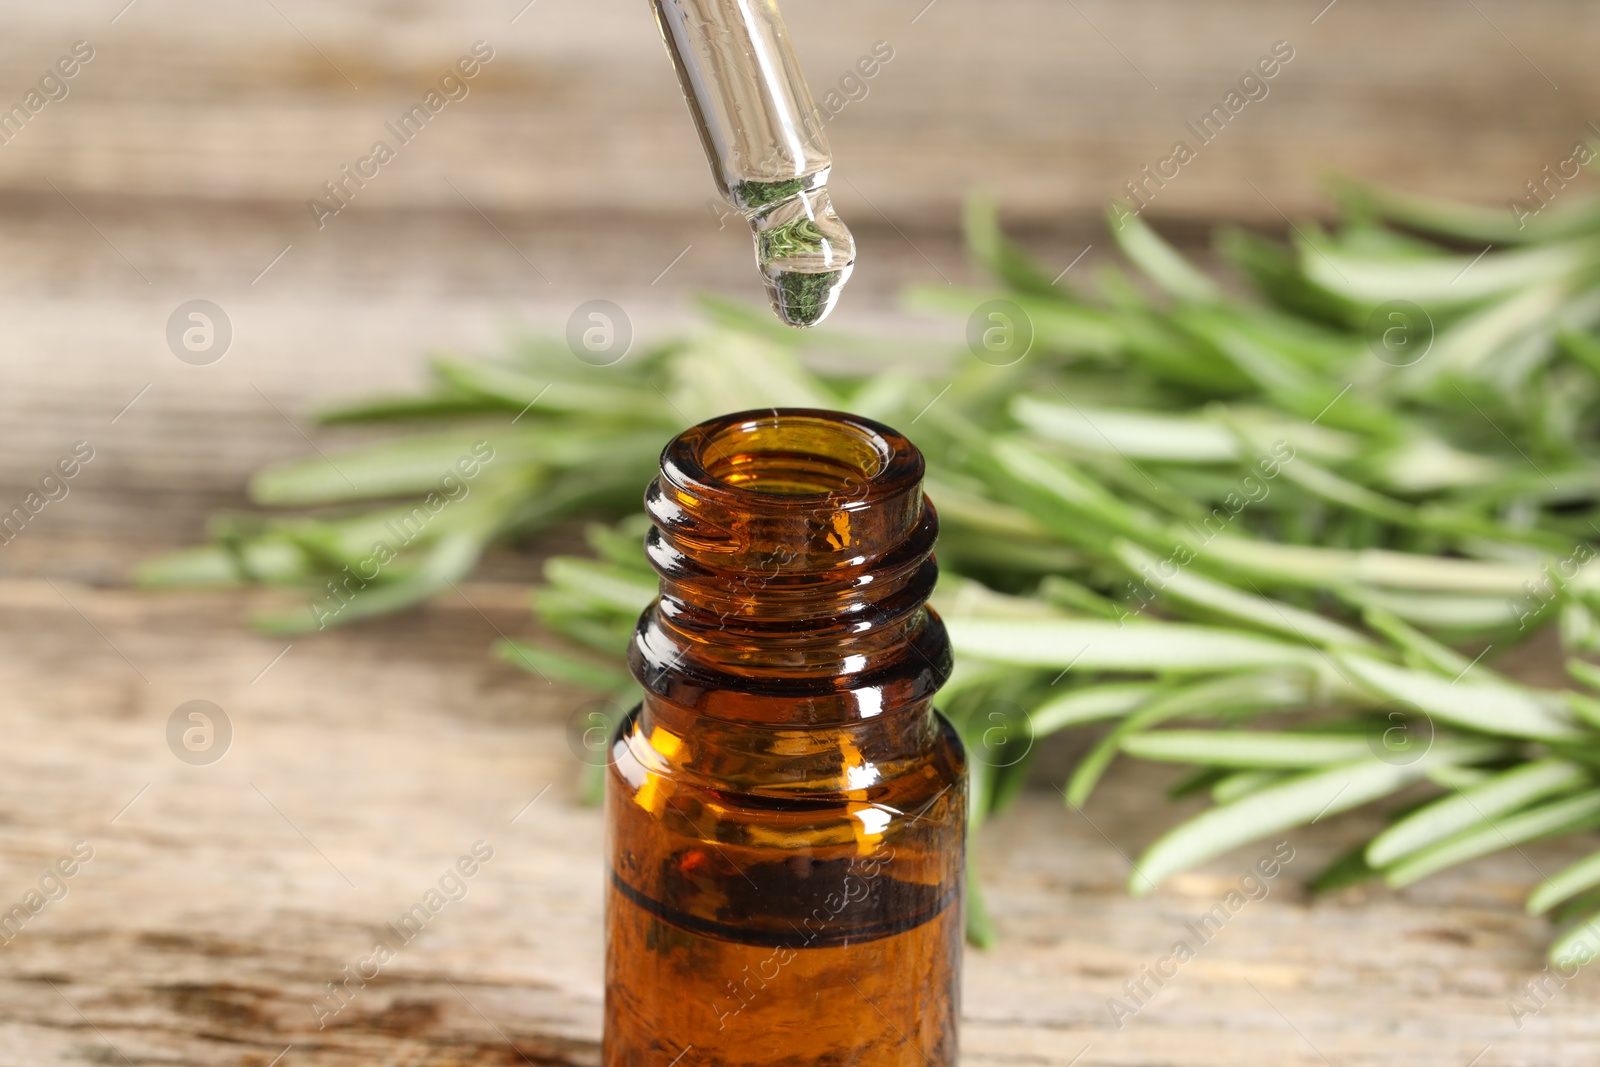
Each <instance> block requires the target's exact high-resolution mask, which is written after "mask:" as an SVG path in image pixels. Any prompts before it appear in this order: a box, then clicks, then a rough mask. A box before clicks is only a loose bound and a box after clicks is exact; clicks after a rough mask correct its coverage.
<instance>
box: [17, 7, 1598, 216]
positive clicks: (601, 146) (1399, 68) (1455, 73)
mask: <svg viewBox="0 0 1600 1067" xmlns="http://www.w3.org/2000/svg"><path fill="white" fill-rule="evenodd" d="M123 3H125V0H71V2H65V3H61V4H52V5H49V6H44V5H36V6H32V7H30V8H27V9H23V10H19V11H17V12H14V13H10V14H8V23H9V27H8V32H7V34H6V35H5V37H4V39H3V40H0V69H4V70H5V71H7V74H6V76H5V78H4V79H3V80H0V91H3V93H4V96H0V99H14V98H20V97H21V94H22V93H23V92H24V91H25V90H26V89H27V87H28V86H29V84H30V83H31V82H32V81H33V80H34V79H35V78H36V77H37V74H35V73H34V72H35V71H37V72H43V71H44V70H45V69H46V67H47V65H48V64H49V63H50V62H52V61H53V60H54V59H55V58H56V57H57V56H58V55H60V54H61V53H63V52H65V51H66V49H67V48H68V47H69V46H70V44H71V43H72V42H73V41H74V40H78V39H83V40H87V41H89V42H91V44H92V45H93V46H94V47H95V49H96V58H95V59H94V60H93V61H92V62H91V63H90V64H89V65H88V66H86V67H85V68H84V70H83V72H82V73H81V74H80V75H79V76H78V77H77V78H76V79H75V81H74V82H73V83H72V91H71V94H70V95H69V96H68V97H67V98H66V99H65V100H62V101H60V102H59V103H52V104H49V105H48V106H46V107H45V108H44V110H43V111H41V112H40V113H39V114H38V115H37V116H35V117H34V119H33V121H31V122H30V123H29V125H28V127H27V128H26V129H25V130H24V131H23V133H22V134H21V135H20V136H18V137H17V138H16V140H15V141H14V142H13V143H12V144H10V145H7V146H6V147H4V148H0V192H5V191H21V192H44V193H49V192H50V189H49V187H48V186H47V184H46V182H47V181H50V182H54V183H56V185H57V186H59V187H60V189H61V190H62V191H64V192H66V193H68V194H69V195H70V194H75V193H91V192H92V193H99V194H107V195H117V196H128V197H134V198H151V197H173V196H179V197H186V198H188V197H194V198H203V199H223V200H256V201H279V202H284V203H289V204H293V205H297V206H301V205H303V204H304V202H305V200H306V199H307V198H309V197H311V196H314V195H318V190H319V189H320V188H321V186H322V184H323V182H325V181H328V180H330V179H332V178H334V177H335V176H336V175H337V173H338V171H339V168H340V167H341V165H343V164H345V163H352V162H353V161H354V160H355V159H356V158H357V157H358V156H360V155H364V154H366V153H367V152H368V150H369V149H370V146H371V145H372V143H373V142H374V141H375V140H376V139H379V138H382V137H386V136H388V135H387V134H386V133H385V130H384V123H385V122H386V121H389V120H391V119H393V118H395V117H397V116H398V114H399V113H400V112H401V111H403V110H404V109H405V108H406V107H408V106H409V105H410V104H412V103H414V102H416V101H417V100H418V99H419V98H420V97H421V95H422V93H423V92H424V91H425V90H426V89H427V88H428V87H429V86H430V85H431V84H433V83H434V82H436V81H437V79H438V78H439V76H440V75H441V74H442V73H443V72H444V71H445V70H446V69H447V68H448V65H449V64H450V63H451V62H453V61H454V60H455V59H456V58H457V57H458V56H459V55H461V54H462V53H464V52H465V51H466V50H467V48H468V47H469V46H470V45H471V44H472V43H473V42H474V41H477V40H483V41H486V42H488V43H489V44H490V45H491V46H492V47H493V48H494V49H495V53H496V57H495V59H494V60H493V61H492V62H491V63H490V64H489V65H488V66H487V67H486V68H485V69H484V71H483V73H482V74H481V75H480V76H479V77H478V78H477V79H475V80H474V82H473V83H472V85H471V90H472V91H471V93H470V95H469V96H468V97H467V98H466V99H464V100H461V101H460V102H458V103H452V104H450V105H448V106H447V107H446V108H445V109H444V110H443V111H442V112H441V113H440V114H439V115H438V116H436V119H435V120H434V121H433V122H432V123H431V124H430V125H429V127H428V129H427V130H426V131H425V133H424V134H423V135H422V136H421V137H419V138H418V139H417V140H416V141H414V142H413V143H411V144H409V145H406V146H404V147H401V148H399V153H400V155H399V158H398V159H397V160H396V161H395V162H394V163H393V164H390V165H388V166H386V167H385V168H383V171H382V173H381V175H380V176H379V177H378V178H376V179H375V180H373V181H372V182H371V183H370V184H369V185H368V186H367V187H366V188H363V189H362V190H360V191H359V193H358V194H357V195H356V198H355V201H354V206H353V208H352V211H356V212H359V211H363V210H367V209H369V208H382V207H390V208H393V207H403V208H408V209H417V208H420V207H423V206H435V207H439V206H444V207H449V208H451V209H456V208H460V207H462V197H463V195H464V196H466V197H469V198H471V200H472V201H473V202H474V203H476V204H477V205H479V206H481V207H485V208H488V209H492V210H506V211H512V210H515V211H531V212H543V213H547V214H550V215H559V214H570V213H580V214H583V215H586V216H588V217H590V218H593V219H595V220H596V221H597V222H598V220H600V219H602V218H604V216H605V215H606V214H607V213H609V212H611V211H613V210H616V209H618V208H622V209H626V210H631V211H638V212H644V213H651V214H665V215H674V216H680V217H682V216H687V215H695V214H699V213H702V212H703V204H704V202H705V200H706V198H707V196H708V195H709V193H710V189H709V181H708V178H707V174H706V168H705V163H704V161H703V160H702V159H701V158H700V156H699V148H698V145H697V143H696V142H695V139H694V138H693V137H692V136H691V135H690V130H689V123H688V118H687V114H686V112H685V110H684V107H683V104H682V101H681V99H680V98H679V96H678V93H677V89H676V86H675V83H674V80H673V77H672V74H671V71H670V69H669V67H668V64H667V62H666V59H665V56H664V54H663V51H662V48H661V44H660V41H659V38H658V36H657V34H656V30H655V27H654V24H653V20H652V19H651V18H650V15H649V11H648V8H647V5H646V4H645V3H644V0H588V2H586V3H582V4H560V3H549V2H547V0H541V2H539V3H536V4H532V5H529V6H528V7H527V8H526V10H521V13H520V17H516V18H515V21H513V17H515V16H518V13H519V10H520V9H522V8H523V7H524V5H523V3H518V2H513V0H471V2H468V3H460V4H450V5H445V4H438V3H423V2H418V0H359V2H352V3H344V4H339V5H337V6H334V5H318V4H312V3H309V2H306V0H280V2H278V3H275V4H271V5H269V4H241V5H212V6H206V7H203V8H197V7H196V6H195V5H193V4H189V3H183V2H181V0H138V3H137V4H135V5H134V6H132V7H131V8H129V9H128V10H126V11H125V12H123V13H122V14H121V16H120V17H119V18H117V20H116V22H115V23H112V22H111V21H110V19H111V17H112V15H115V14H116V13H117V11H118V10H119V9H120V8H121V7H122V6H123ZM1319 15H1320V17H1319ZM788 18H789V22H790V26H791V30H792V32H793V35H794V37H795V39H796V42H797V46H798V49H799V51H800V54H801V56H802V59H803V61H804V62H805V64H806V68H807V71H808V77H809V79H810V81H811V82H812V83H813V89H814V90H815V91H816V92H817V94H818V95H819V96H825V94H826V93H827V91H829V89H830V88H834V87H837V84H838V82H839V81H840V79H841V78H842V77H844V75H846V74H847V73H848V72H849V71H850V70H851V68H852V66H853V64H855V63H856V61H857V60H858V59H859V58H860V57H861V56H863V55H865V54H866V53H867V52H868V51H869V50H870V49H871V47H872V46H873V44H874V43H875V42H877V41H880V40H881V41H886V42H888V43H889V44H890V45H891V46H892V47H893V48H894V50H895V58H894V59H893V61H892V62H891V63H890V64H889V65H888V66H886V67H885V68H884V69H883V70H882V71H881V73H880V74H879V75H878V76H877V77H876V78H874V79H873V80H872V81H871V82H870V83H868V85H867V93H866V96H865V98H864V99H860V100H858V101H857V102H853V103H851V104H850V105H849V106H848V107H847V108H845V109H844V110H843V111H842V112H841V113H840V114H839V115H838V117H837V118H835V119H834V120H833V121H832V122H831V123H830V136H831V138H832V140H833V141H834V148H835V154H836V156H837V159H838V163H839V166H838V175H839V181H838V183H837V184H836V193H837V199H838V200H839V202H840V204H841V208H842V209H843V210H846V211H848V212H849V213H850V214H851V215H852V216H853V217H863V218H865V217H868V216H873V215H876V214H877V212H878V210H880V209H881V210H882V211H883V212H884V213H885V214H886V215H888V216H889V217H892V218H894V219H895V220H896V221H897V223H898V224H900V225H902V226H904V227H910V228H929V227H949V226H950V225H951V223H952V222H953V220H954V211H955V208H956V205H957V204H958V202H959V199H960V198H961V197H962V196H964V195H965V193H966V192H967V191H968V190H969V189H970V188H971V187H973V186H975V185H986V186H989V187H991V188H993V189H994V190H995V191H996V192H997V193H998V194H999V195H1000V196H1001V198H1002V201H1003V202H1004V203H1005V204H1007V205H1008V207H1009V208H1010V209H1012V210H1013V211H1015V212H1018V213H1019V214H1022V215H1026V216H1031V217H1034V218H1059V217H1065V216H1071V215H1082V214H1085V213H1088V214H1096V213H1098V212H1099V211H1100V210H1101V207H1102V205H1103V204H1104V203H1105V202H1106V201H1107V200H1108V199H1109V198H1110V197H1112V196H1114V195H1118V192H1119V190H1120V189H1121V187H1122V184H1123V183H1124V182H1125V181H1127V180H1129V179H1130V178H1133V177H1135V176H1136V175H1137V172H1138V170H1139V168H1140V166H1141V165H1143V164H1146V163H1152V164H1153V163H1154V162H1155V161H1156V160H1157V159H1159V158H1161V157H1163V156H1166V155H1167V154H1168V153H1169V152H1170V151H1171V148H1172V144H1173V142H1174V140H1176V139H1178V138H1180V137H1185V136H1188V135H1186V134H1185V132H1184V123H1185V121H1186V120H1194V119H1197V118H1198V117H1199V116H1200V115H1201V114H1202V113H1204V112H1205V111H1207V110H1208V109H1209V108H1210V107H1211V106H1212V105H1214V104H1217V103H1219V102H1220V101H1221V100H1222V98H1223V97H1224V96H1225V94H1226V93H1227V91H1228V89H1229V88H1230V87H1231V86H1232V85H1233V83H1235V82H1236V81H1237V80H1238V79H1239V77H1240V76H1241V75H1242V74H1243V73H1245V72H1246V71H1248V70H1249V69H1250V67H1251V66H1252V64H1254V63H1255V62H1256V61H1257V59H1258V58H1260V57H1261V56H1262V55H1264V54H1266V53H1267V52H1268V51H1269V50H1270V48H1271V46H1272V45H1273V43H1274V42H1277V41H1286V42H1288V43H1289V45H1290V46H1291V47H1292V48H1293V49H1294V55H1295V58H1294V59H1293V61H1292V62H1291V63H1290V64H1289V65H1288V66H1287V67H1285V68H1284V70H1283V72H1282V73H1281V75H1279V76H1278V77H1277V78H1276V79H1275V80H1274V81H1273V82H1272V83H1271V93H1270V95H1269V96H1268V97H1267V98H1266V99H1265V100H1261V101H1259V102H1257V103H1253V104H1251V105H1249V107H1248V108H1246V109H1245V110H1244V112H1243V113H1242V114H1240V115H1239V116H1238V118H1237V120H1236V121H1235V122H1233V123H1232V124H1231V125H1230V127H1229V129H1228V130H1227V131H1226V133H1225V134H1224V136H1223V137H1222V138H1220V139H1218V141H1217V142H1216V143H1215V144H1214V145H1211V146H1208V147H1205V148H1203V149H1202V150H1201V158H1200V159H1199V160H1197V161H1196V162H1195V163H1194V164H1192V165H1191V166H1189V167H1187V168H1185V170H1184V172H1183V176H1182V177H1181V179H1179V180H1177V181H1175V182H1174V183H1173V186H1172V188H1171V189H1169V190H1167V191H1165V192H1163V193H1162V194H1161V197H1160V200H1159V205H1160V211H1161V213H1163V214H1176V215H1181V216H1186V217H1215V216H1230V217H1246V218H1257V219H1264V220H1276V219H1278V214H1277V210H1278V209H1282V210H1283V211H1285V212H1288V213H1290V214H1294V213H1298V212H1305V211H1308V210H1312V209H1315V208H1317V206H1318V204H1319V199H1318V197H1317V193H1316V183H1317V181H1318V179H1319V177H1320V174H1321V172H1322V171H1323V170H1325V169H1329V168H1336V169H1341V170H1352V171H1356V172H1358V173H1361V174H1363V175H1365V176H1368V177H1371V178H1376V179H1383V180H1388V181H1394V182H1399V183H1402V184H1405V185H1409V186H1412V187H1415V188H1419V189H1428V190H1431V191H1434V192H1437V193H1441V194H1454V195H1464V196H1471V197H1477V198H1481V199H1484V200H1487V201H1490V202H1496V203H1499V202H1503V201H1504V200H1506V199H1507V198H1509V197H1511V196H1513V195H1515V194H1516V193H1517V191H1518V190H1520V189H1521V188H1522V185H1523V183H1524V182H1525V181H1527V180H1528V179H1530V178H1532V177H1534V176H1535V175H1536V174H1537V173H1538V172H1539V169H1540V167H1541V166H1543V165H1544V164H1545V163H1552V164H1554V163H1555V162H1557V161H1559V160H1560V159H1564V158H1566V155H1567V154H1568V153H1569V152H1570V148H1571V146H1572V144H1573V142H1574V141H1576V140H1577V139H1579V138H1583V137H1591V136H1594V131H1593V130H1592V129H1590V128H1589V127H1588V125H1587V124H1588V123H1589V122H1592V121H1600V113H1595V112H1594V105H1595V100H1596V96H1597V94H1596V90H1597V88H1600V71H1597V69H1596V67H1595V65H1594V64H1593V63H1592V62H1591V61H1590V57H1591V55H1592V51H1593V46H1594V44H1595V41H1596V40H1597V38H1600V10H1597V9H1596V8H1595V7H1594V6H1593V5H1592V4H1585V3H1582V2H1581V0H1535V2H1524V3H1516V4H1513V3H1510V2H1509V0H1480V2H1478V3H1476V4H1462V3H1456V2H1454V0H1421V2H1417V3H1410V4H1403V5H1401V4H1379V3H1372V2H1369V0H1343V2H1337V3H1334V4H1332V5H1329V4H1328V3H1327V2H1326V0H1322V2H1316V0H1226V2H1221V3H1208V4H1194V3H1186V2H1183V0H1138V2H1126V3H1115V2H1112V0H1080V2H1077V3H1071V4H1063V3H1058V2H1051V0H987V2H985V3H982V4H978V3H971V2H963V0H937V2H936V3H934V4H928V3H927V2H926V0H812V2H810V3H806V4H795V5H793V8H792V10H790V11H789V12H788ZM858 95H859V94H858ZM390 139H391V140H393V138H392V137H391V138H390ZM447 179H448V180H447ZM451 182H453V183H454V185H455V187H454V188H452V186H451V184H450V183H451ZM1252 182H1253V183H1255V188H1252V186H1251V183H1252ZM345 221H346V218H345V217H340V218H337V219H334V220H330V221H329V227H330V228H331V227H333V226H336V225H339V224H341V223H343V222H345ZM297 224H298V225H299V227H300V228H301V229H302V230H305V229H306V228H308V227H310V226H311V218H310V215H309V213H306V212H305V211H304V208H303V206H301V217H300V218H299V219H298V220H297Z"/></svg>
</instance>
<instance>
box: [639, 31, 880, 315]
mask: <svg viewBox="0 0 1600 1067" xmlns="http://www.w3.org/2000/svg"><path fill="white" fill-rule="evenodd" d="M652 2H653V3H654V4H655V9H656V21H657V22H658V23H659V24H660V26H661V36H662V38H663V39H664V40H665V41H666V44H667V52H668V54H669V55H671V57H672V63H673V66H675V67H676V68H677V71H678V80H679V81H680V82H681V83H682V85H683V95H684V97H685V99H686V100H687V101H688V103H689V111H690V113H691V114H692V115H693V116H694V120H695V125H696V127H697V128H698V129H699V131H700V140H701V143H702V144H703V145H704V146H705V150H706V158H707V159H708V160H709V161H710V163H711V171H712V174H713V176H714V177H715V178H716V182H717V189H718V191H719V192H721V193H722V196H723V198H724V199H726V200H727V201H728V203H730V204H731V205H733V207H734V208H735V209H736V210H737V211H738V212H739V213H740V214H741V215H742V216H743V217H744V218H745V220H746V221H748V222H749V223H750V228H751V229H752V230H753V231H754V232H755V245H756V263H757V265H758V266H759V267H760V269H761V272H762V275H763V277H764V278H765V280H766V285H767V292H768V294H769V295H770V296H771V298H772V307H773V310H775V311H776V312H777V313H778V317H779V318H781V319H782V320H783V321H784V322H786V323H788V324H789V325H790V326H797V327H806V326H815V325H816V324H817V323H819V322H821V321H822V320H823V319H824V318H825V317H827V314H828V312H830V311H832V310H833V306H834V304H836V303H837V302H838V300H839V293H840V291H841V290H842V289H843V288H844V283H845V281H846V280H847V279H848V278H849V277H850V271H851V268H852V267H853V266H854V265H855V255H856V248H855V240H854V239H853V238H852V237H851V236H850V231H849V230H848V229H847V228H846V227H845V224H844V222H843V221H841V220H840V218H839V216H838V215H837V214H835V213H834V210H833V204H832V202H831V200H830V199H829V197H828V184H827V183H828V172H829V170H830V169H831V168H832V166H833V160H832V157H831V156H830V154H829V151H828V139H827V137H825V136H824V135H823V132H822V121H821V118H820V116H819V114H818V112H817V107H816V104H815V103H814V102H813V101H812V98H811V90H810V89H808V88H807V87H806V81H805V76H804V75H803V74H802V73H801V72H800V61H799V59H798V57H796V56H795V52H794V46H793V45H792V44H791V43H790V41H789V33H788V30H787V29H786V28H785V27H784V24H783V16H782V15H781V14H779V12H778V5H777V3H776V0H652Z"/></svg>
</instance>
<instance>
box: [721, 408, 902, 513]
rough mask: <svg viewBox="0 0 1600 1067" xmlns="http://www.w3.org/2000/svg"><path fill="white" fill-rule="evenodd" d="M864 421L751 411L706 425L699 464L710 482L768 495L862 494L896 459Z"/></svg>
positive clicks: (891, 450) (892, 451)
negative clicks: (718, 424) (726, 420)
mask: <svg viewBox="0 0 1600 1067" xmlns="http://www.w3.org/2000/svg"><path fill="white" fill-rule="evenodd" d="M894 453H895V449H894V446H893V445H891V444H890V442H889V441H887V440H886V439H885V438H884V436H883V434H881V433H879V432H878V431H877V430H875V429H874V428H873V427H871V426H869V425H867V424H866V423H865V422H857V421H855V420H852V419H848V418H844V417H840V416H837V415H831V416H828V417H824V416H820V415H810V414H800V413H796V412H783V411H779V412H773V413H767V414H754V413H751V414H749V415H746V416H739V417H737V418H736V419H734V420H730V421H728V422H726V423H724V424H723V425H721V426H717V427H714V428H710V432H709V433H708V434H707V435H706V437H705V438H704V439H703V443H702V444H701V446H700V449H699V456H698V457H697V458H698V460H699V466H700V467H701V469H702V470H704V472H705V474H706V477H707V478H708V480H710V481H711V482H713V483H716V484H719V485H720V486H723V487H726V488H729V489H733V490H735V491H738V492H743V493H760V494H763V495H768V496H783V497H806V496H825V497H836V496H861V495H864V494H865V493H866V492H867V490H868V488H869V486H870V484H871V483H872V481H873V480H874V479H876V478H878V476H879V475H881V474H883V473H884V471H885V470H886V469H887V468H888V467H889V466H890V464H891V462H892V461H893V459H894Z"/></svg>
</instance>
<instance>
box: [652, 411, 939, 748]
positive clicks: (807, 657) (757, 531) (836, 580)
mask: <svg viewBox="0 0 1600 1067" xmlns="http://www.w3.org/2000/svg"><path fill="white" fill-rule="evenodd" d="M922 475H923V461H922V457H921V455H920V453H918V452H917V450H916V449H915V448H914V447H913V446H912V445H911V443H910V442H909V441H908V440H906V439H905V438H904V437H902V436H900V435H899V434H897V433H895V432H894V431H893V430H890V429H889V428H888V427H886V426H883V425H881V424H879V423H876V422H873V421H871V420H868V419H862V418H857V417H855V416H849V415H842V414H838V413H834V412H825V411H814V410H808V409H775V410H770V411H760V412H746V413H741V414H738V415H729V416H724V417H722V418H719V419H715V420H712V421H711V422H707V423H703V424H701V425H700V426H696V427H694V428H693V429H691V430H688V431H686V432H685V433H684V434H682V435H680V436H679V437H678V438H676V439H675V440H674V441H673V442H672V443H671V444H669V445H668V446H667V448H666V450H665V451H664V452H663V453H662V459H661V474H660V476H659V477H658V478H657V479H656V480H655V481H654V482H653V483H652V484H651V486H650V489H649V492H648V493H647V495H646V507H647V509H648V511H649V513H650V516H651V518H652V519H653V520H654V522H655V528H654V529H653V530H652V531H651V532H650V535H649V537H648V538H647V541H646V551H647V553H648V555H649V558H650V560H651V562H652V564H653V565H654V567H655V569H656V571H657V572H658V573H659V574H660V575H661V595H660V598H659V599H658V600H657V601H656V602H655V603H654V604H652V605H651V606H650V608H649V609H647V610H646V611H645V613H644V615H643V617H642V618H641V619H640V621H639V625H638V627H637V629H636V631H635V633H634V640H633V644H632V648H631V651H630V664H631V666H632V668H633V672H634V676H635V677H636V678H637V679H638V680H639V682H640V684H641V685H643V686H644V688H645V690H646V694H647V695H646V700H645V708H644V714H645V715H647V716H650V717H651V718H652V719H654V720H656V721H657V722H658V723H659V725H662V726H664V727H665V728H667V729H668V730H669V731H671V732H672V733H674V734H677V735H679V736H682V734H681V731H683V730H688V729H694V728H696V726H697V725H704V723H703V720H705V719H711V720H717V721H720V722H722V723H742V724H748V725H761V726H767V727H777V728H785V727H787V728H808V727H824V726H834V727H847V726H849V725H850V724H854V723H862V722H864V721H865V720H870V719H875V718H878V717H880V716H890V715H895V714H903V713H905V712H908V711H915V710H921V711H923V712H924V713H925V712H926V708H927V706H928V700H929V698H930V697H931V696H932V695H933V693H934V692H935V691H936V690H937V689H938V688H939V686H941V685H942V684H943V683H944V681H945V680H946V678H948V676H949V673H950V665H951V660H950V648H949V641H948V639H947V638H946V636H945V632H944V627H943V625H942V624H941V623H940V622H939V619H938V617H937V615H935V614H934V613H933V612H932V611H931V610H929V608H928V607H927V603H926V602H927V598H928V596H929V594H930V593H932V591H933V587H934V584H935V582H936V580H937V577H938V567H937V565H936V563H935V561H934V558H933V547H934V541H935V538H936V537H937V534H938V519H937V517H936V515H935V513H934V510H933V507H932V505H931V504H929V503H928V501H927V499H926V498H925V497H924V495H923V493H922ZM885 725H886V724H885ZM919 729H920V727H919Z"/></svg>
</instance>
